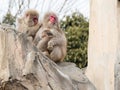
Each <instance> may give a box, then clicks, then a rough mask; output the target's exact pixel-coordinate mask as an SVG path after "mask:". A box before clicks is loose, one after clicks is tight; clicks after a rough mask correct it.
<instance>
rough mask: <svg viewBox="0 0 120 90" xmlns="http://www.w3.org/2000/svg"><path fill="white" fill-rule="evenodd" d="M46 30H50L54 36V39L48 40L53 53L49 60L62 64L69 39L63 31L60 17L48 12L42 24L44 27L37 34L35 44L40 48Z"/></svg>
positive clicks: (48, 45)
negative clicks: (59, 20)
mask: <svg viewBox="0 0 120 90" xmlns="http://www.w3.org/2000/svg"><path fill="white" fill-rule="evenodd" d="M46 29H48V30H50V32H51V33H52V34H53V36H52V38H50V40H48V43H47V49H48V50H49V51H51V52H50V53H49V58H50V59H51V60H53V61H54V62H62V61H63V60H64V57H65V56H66V51H67V39H66V36H65V33H64V32H63V31H62V30H61V28H60V26H59V22H58V17H57V15H56V14H55V13H54V12H48V13H46V14H45V16H44V18H43V22H42V27H41V28H40V29H39V31H38V32H37V33H36V36H35V39H34V43H35V45H37V46H38V47H39V44H38V43H40V42H42V40H43V39H42V32H44V31H45V30H46Z"/></svg>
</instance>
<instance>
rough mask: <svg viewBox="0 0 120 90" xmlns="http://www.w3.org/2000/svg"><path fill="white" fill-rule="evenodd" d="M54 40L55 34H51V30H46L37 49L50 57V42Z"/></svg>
mask: <svg viewBox="0 0 120 90" xmlns="http://www.w3.org/2000/svg"><path fill="white" fill-rule="evenodd" d="M51 38H53V34H52V33H51V32H50V30H45V31H43V32H42V38H41V40H40V41H39V43H38V44H37V48H38V49H39V50H41V51H42V52H43V53H44V54H45V55H46V56H49V54H50V52H51V51H50V50H48V49H47V47H48V42H49V41H50V39H51Z"/></svg>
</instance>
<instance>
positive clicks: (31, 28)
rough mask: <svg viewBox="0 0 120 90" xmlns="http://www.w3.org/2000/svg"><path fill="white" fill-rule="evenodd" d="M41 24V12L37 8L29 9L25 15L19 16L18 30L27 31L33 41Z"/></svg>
mask: <svg viewBox="0 0 120 90" xmlns="http://www.w3.org/2000/svg"><path fill="white" fill-rule="evenodd" d="M40 26H41V24H40V22H39V13H38V12H37V11H36V10H33V9H28V10H27V11H25V13H24V15H23V17H21V18H18V31H19V32H22V33H25V34H26V35H27V36H28V39H29V40H30V41H33V39H34V37H35V34H36V32H37V31H38V30H39V28H40Z"/></svg>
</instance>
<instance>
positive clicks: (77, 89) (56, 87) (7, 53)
mask: <svg viewBox="0 0 120 90" xmlns="http://www.w3.org/2000/svg"><path fill="white" fill-rule="evenodd" d="M26 38H27V37H26V35H24V34H21V33H18V32H17V31H15V30H13V29H12V28H8V27H6V26H3V27H2V26H0V90H95V88H94V86H93V85H92V84H91V83H90V81H89V80H88V79H87V78H86V76H85V75H84V74H83V72H82V71H81V70H80V69H79V68H77V67H76V66H75V65H74V64H71V63H59V64H58V65H57V64H56V63H54V62H53V61H52V60H50V59H49V58H47V57H46V56H44V55H43V54H42V53H41V52H40V51H39V50H38V49H37V48H36V47H35V46H34V45H33V44H32V43H30V42H29V40H27V39H26Z"/></svg>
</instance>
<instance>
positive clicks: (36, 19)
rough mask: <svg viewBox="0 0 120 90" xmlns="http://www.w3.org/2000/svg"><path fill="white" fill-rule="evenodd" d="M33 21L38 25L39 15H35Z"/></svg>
mask: <svg viewBox="0 0 120 90" xmlns="http://www.w3.org/2000/svg"><path fill="white" fill-rule="evenodd" d="M33 22H34V25H36V24H37V23H38V17H37V16H34V17H33Z"/></svg>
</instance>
